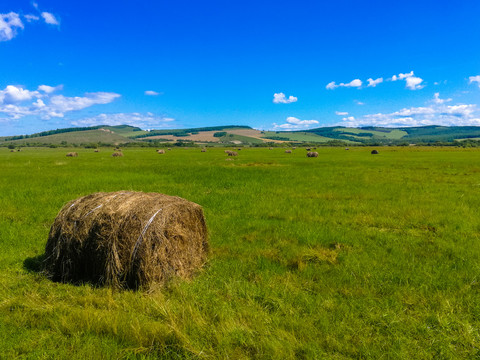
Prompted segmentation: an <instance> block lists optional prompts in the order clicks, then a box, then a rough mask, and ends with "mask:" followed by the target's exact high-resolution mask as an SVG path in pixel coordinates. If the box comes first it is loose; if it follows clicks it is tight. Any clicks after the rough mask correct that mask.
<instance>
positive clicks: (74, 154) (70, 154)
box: [65, 152, 78, 157]
mask: <svg viewBox="0 0 480 360" xmlns="http://www.w3.org/2000/svg"><path fill="white" fill-rule="evenodd" d="M65 156H68V157H77V156H78V153H76V152H69V153H68V154H67V155H65Z"/></svg>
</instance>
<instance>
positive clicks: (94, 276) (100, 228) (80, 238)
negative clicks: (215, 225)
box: [44, 191, 208, 289]
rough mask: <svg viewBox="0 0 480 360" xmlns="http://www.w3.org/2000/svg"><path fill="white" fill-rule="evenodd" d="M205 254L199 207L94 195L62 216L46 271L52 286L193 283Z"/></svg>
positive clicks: (164, 198)
mask: <svg viewBox="0 0 480 360" xmlns="http://www.w3.org/2000/svg"><path fill="white" fill-rule="evenodd" d="M207 253H208V242H207V228H206V225H205V218H204V216H203V210H202V207H201V206H200V205H197V204H195V203H193V202H190V201H187V200H185V199H182V198H179V197H175V196H168V195H163V194H157V193H142V192H133V191H132V192H128V191H119V192H112V193H95V194H91V195H87V196H84V197H81V198H79V199H76V200H72V201H70V202H69V203H67V204H66V205H65V206H64V207H63V208H62V209H61V210H60V212H59V213H58V215H57V217H56V219H55V222H54V223H53V225H52V227H51V229H50V233H49V236H48V241H47V244H46V247H45V260H44V270H45V272H46V274H47V276H49V277H50V278H51V279H52V280H53V281H60V282H72V283H82V282H89V283H92V284H95V285H100V286H101V285H107V286H113V287H116V288H130V289H137V288H148V287H150V285H152V284H153V283H163V282H165V281H166V280H168V279H170V278H171V277H172V276H179V277H182V278H190V277H191V276H192V275H193V274H194V273H195V271H196V270H198V268H199V267H201V266H202V265H203V264H204V262H205V260H206V257H207Z"/></svg>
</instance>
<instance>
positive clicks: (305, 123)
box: [273, 116, 319, 130]
mask: <svg viewBox="0 0 480 360" xmlns="http://www.w3.org/2000/svg"><path fill="white" fill-rule="evenodd" d="M318 123H319V122H318V121H317V120H300V119H298V118H296V117H293V116H289V117H288V118H287V120H286V123H285V124H280V125H278V124H276V123H273V128H274V129H283V130H301V129H307V128H309V127H310V126H311V125H315V124H318Z"/></svg>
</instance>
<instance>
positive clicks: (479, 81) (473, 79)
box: [468, 75, 480, 87]
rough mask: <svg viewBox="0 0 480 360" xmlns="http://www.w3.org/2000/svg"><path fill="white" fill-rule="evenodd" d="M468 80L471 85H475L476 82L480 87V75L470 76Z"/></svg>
mask: <svg viewBox="0 0 480 360" xmlns="http://www.w3.org/2000/svg"><path fill="white" fill-rule="evenodd" d="M468 80H469V82H468V83H469V84H473V83H474V82H476V83H477V85H478V87H480V75H477V76H470V77H469V78H468Z"/></svg>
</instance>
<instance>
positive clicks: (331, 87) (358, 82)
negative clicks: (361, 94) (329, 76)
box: [326, 79, 363, 90]
mask: <svg viewBox="0 0 480 360" xmlns="http://www.w3.org/2000/svg"><path fill="white" fill-rule="evenodd" d="M362 84H363V83H362V80H360V79H355V80H352V81H350V82H349V83H340V84H338V85H337V84H336V83H335V81H332V82H330V83H328V84H327V86H326V88H327V89H328V90H334V89H336V88H338V87H356V88H360V87H361V86H362Z"/></svg>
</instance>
